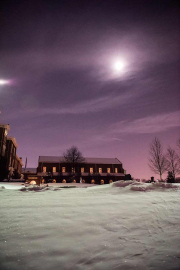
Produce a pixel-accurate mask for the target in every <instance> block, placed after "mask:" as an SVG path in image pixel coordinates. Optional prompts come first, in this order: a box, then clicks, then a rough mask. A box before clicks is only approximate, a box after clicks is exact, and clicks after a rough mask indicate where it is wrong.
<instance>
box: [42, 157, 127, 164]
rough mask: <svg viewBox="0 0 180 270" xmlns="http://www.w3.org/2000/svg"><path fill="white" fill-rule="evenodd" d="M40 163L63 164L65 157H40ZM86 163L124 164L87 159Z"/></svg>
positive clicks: (115, 159)
mask: <svg viewBox="0 0 180 270" xmlns="http://www.w3.org/2000/svg"><path fill="white" fill-rule="evenodd" d="M39 162H44V163H63V162H65V160H64V157H57V156H39ZM85 163H88V164H122V163H121V162H120V161H119V160H118V159H117V158H89V157H86V158H85Z"/></svg>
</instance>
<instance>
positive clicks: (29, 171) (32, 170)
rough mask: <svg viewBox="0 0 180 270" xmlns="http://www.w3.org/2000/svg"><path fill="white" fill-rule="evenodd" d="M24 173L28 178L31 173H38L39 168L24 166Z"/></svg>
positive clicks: (25, 177) (34, 174)
mask: <svg viewBox="0 0 180 270" xmlns="http://www.w3.org/2000/svg"><path fill="white" fill-rule="evenodd" d="M22 174H23V175H24V179H25V180H27V179H28V176H29V175H33V176H36V175H37V168H22Z"/></svg>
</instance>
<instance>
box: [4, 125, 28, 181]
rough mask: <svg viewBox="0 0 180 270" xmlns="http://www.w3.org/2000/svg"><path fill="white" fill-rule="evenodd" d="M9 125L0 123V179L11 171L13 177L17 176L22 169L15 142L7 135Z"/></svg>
mask: <svg viewBox="0 0 180 270" xmlns="http://www.w3.org/2000/svg"><path fill="white" fill-rule="evenodd" d="M9 130H10V126H9V125H0V180H3V179H5V178H8V174H9V172H10V171H11V173H12V176H13V177H14V178H19V177H20V175H21V171H22V165H23V164H22V159H21V158H19V157H18V156H17V154H16V152H17V147H18V145H17V142H16V139H15V138H14V137H8V136H7V135H8V131H9Z"/></svg>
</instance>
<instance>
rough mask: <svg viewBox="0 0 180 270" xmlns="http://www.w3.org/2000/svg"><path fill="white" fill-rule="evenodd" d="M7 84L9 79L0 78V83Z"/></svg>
mask: <svg viewBox="0 0 180 270" xmlns="http://www.w3.org/2000/svg"><path fill="white" fill-rule="evenodd" d="M5 84H9V81H7V80H0V85H5Z"/></svg>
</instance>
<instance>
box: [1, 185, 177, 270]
mask: <svg viewBox="0 0 180 270" xmlns="http://www.w3.org/2000/svg"><path fill="white" fill-rule="evenodd" d="M3 185H4V184H3ZM114 185H115V183H114V184H111V185H104V186H94V187H92V188H86V189H84V188H70V189H61V190H60V189H59V191H60V192H58V191H57V192H54V190H55V188H57V186H56V187H54V189H53V190H52V189H49V190H46V191H45V192H22V191H20V190H15V189H6V188H5V189H4V190H3V191H2V192H1V194H0V206H1V207H0V217H1V222H0V269H3V270H16V269H18V270H29V269H33V270H39V269H43V270H51V269H63V270H64V269H65V270H70V269H73V270H74V269H75V270H90V269H91V270H92V269H93V270H109V269H118V270H119V269H120V270H131V269H132V270H134V269H135V270H136V269H137V270H145V269H146V270H161V269H163V270H175V269H176V270H177V269H180V245H179V243H180V225H179V224H180V214H179V213H180V190H179V189H174V188H169V189H166V188H161V187H158V188H156V189H154V190H151V192H134V190H131V188H132V187H133V186H134V187H142V185H139V186H138V185H133V184H132V183H131V184H129V185H128V186H126V187H117V186H116V187H115V186H114ZM116 185H118V184H116ZM150 185H151V184H150ZM19 187H22V186H20V185H19ZM156 187H157V186H156ZM162 190H168V192H162Z"/></svg>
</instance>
